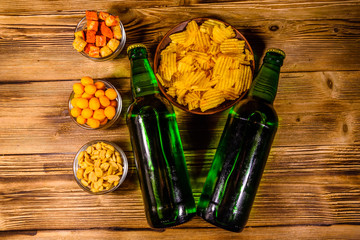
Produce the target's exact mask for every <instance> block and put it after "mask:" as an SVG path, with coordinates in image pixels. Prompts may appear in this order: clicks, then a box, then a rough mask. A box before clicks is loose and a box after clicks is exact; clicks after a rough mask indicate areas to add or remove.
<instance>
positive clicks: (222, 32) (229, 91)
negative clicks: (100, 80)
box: [156, 19, 254, 112]
mask: <svg viewBox="0 0 360 240" xmlns="http://www.w3.org/2000/svg"><path fill="white" fill-rule="evenodd" d="M235 35H236V34H235V31H234V29H233V28H232V27H231V26H228V27H226V25H225V24H224V23H223V22H220V21H217V20H213V19H209V20H206V21H204V22H203V23H202V24H201V25H200V26H199V25H198V24H197V22H196V21H194V20H193V21H191V22H189V23H188V25H187V26H186V30H184V31H182V32H179V33H174V34H172V35H170V36H169V38H170V39H171V43H170V44H169V45H168V46H167V47H166V48H165V49H164V50H163V51H162V52H161V54H160V55H161V61H160V65H159V70H158V72H157V73H156V76H157V78H158V80H159V82H160V83H161V84H162V85H163V87H164V88H165V90H166V92H167V94H169V95H170V96H172V97H173V98H176V101H177V102H178V103H180V104H182V105H184V106H186V105H187V106H188V109H189V110H194V109H197V108H200V110H201V111H202V112H204V111H206V110H209V109H211V108H214V107H217V106H219V105H220V104H221V103H223V102H224V101H225V100H234V99H236V98H238V97H239V95H241V94H242V93H243V92H244V91H246V90H247V89H249V87H250V84H251V80H252V70H251V67H250V63H251V61H253V60H254V56H253V55H252V54H251V52H250V51H249V50H248V49H245V41H242V40H239V39H237V38H235Z"/></svg>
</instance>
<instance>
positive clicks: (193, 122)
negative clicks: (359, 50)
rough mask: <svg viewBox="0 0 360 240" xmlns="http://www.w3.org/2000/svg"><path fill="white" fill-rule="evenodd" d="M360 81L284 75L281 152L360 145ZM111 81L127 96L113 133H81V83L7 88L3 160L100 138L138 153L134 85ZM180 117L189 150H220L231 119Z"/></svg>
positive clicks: (354, 75)
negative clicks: (76, 106) (76, 99)
mask: <svg viewBox="0 0 360 240" xmlns="http://www.w3.org/2000/svg"><path fill="white" fill-rule="evenodd" d="M358 76H359V72H358V71H352V72H346V71H344V72H297V73H282V74H281V79H280V84H279V90H278V94H277V98H276V100H275V109H276V110H277V113H278V115H279V118H280V123H279V130H278V133H277V135H276V137H275V142H274V146H299V145H307V146H308V145H334V144H353V143H358V142H359V141H360V132H359V130H360V128H359V121H360V111H359V110H360V95H359V94H358V93H359V92H360V87H359V85H358V79H359V78H358ZM108 80H109V81H110V82H112V83H113V84H114V85H115V86H116V87H117V89H119V90H120V94H121V95H122V99H123V109H122V113H121V116H120V119H119V121H118V123H117V124H116V126H114V128H112V129H111V130H97V131H89V130H84V129H81V128H79V127H78V126H77V125H76V124H75V123H74V122H72V120H71V119H70V116H69V113H68V98H69V96H70V92H71V88H72V84H73V83H74V82H76V81H79V80H74V81H48V82H43V81H40V82H24V83H21V84H12V83H9V84H1V85H0V96H1V101H0V108H1V112H0V117H1V121H2V123H3V124H1V125H0V132H1V134H0V154H24V153H27V154H33V153H61V152H65V153H74V152H75V151H77V149H79V148H80V147H81V146H82V145H83V144H85V143H86V142H88V141H90V140H96V139H99V138H101V139H104V140H110V141H115V142H117V143H118V144H119V145H120V146H121V147H122V148H123V149H124V150H126V151H131V146H130V142H129V132H128V129H127V127H126V124H125V113H126V110H127V108H128V106H129V105H130V103H131V101H132V100H131V93H130V88H129V86H130V83H129V79H128V78H119V79H108ZM45 89H46V91H44V90H45ZM176 114H177V119H178V124H179V129H180V133H181V137H182V140H183V145H184V148H185V149H207V148H210V149H212V148H216V147H217V144H218V141H219V138H220V135H221V133H222V130H223V128H224V124H225V121H226V118H227V111H225V112H223V113H220V114H217V115H213V116H211V117H202V116H195V115H191V114H188V113H186V112H184V111H181V110H178V109H176ZM20 146H21V147H20Z"/></svg>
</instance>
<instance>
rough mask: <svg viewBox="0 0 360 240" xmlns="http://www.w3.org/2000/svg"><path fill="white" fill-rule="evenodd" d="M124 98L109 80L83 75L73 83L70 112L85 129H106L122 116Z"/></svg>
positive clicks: (75, 120)
mask: <svg viewBox="0 0 360 240" xmlns="http://www.w3.org/2000/svg"><path fill="white" fill-rule="evenodd" d="M121 107H122V100H121V96H120V94H119V92H118V91H117V90H116V88H115V87H114V86H113V85H112V84H111V83H109V82H107V81H103V80H97V81H94V80H93V79H92V78H91V77H83V78H81V81H80V82H78V83H74V84H73V91H72V93H71V95H70V98H69V113H70V116H71V118H72V119H73V120H74V122H75V123H76V124H77V125H79V126H80V127H82V128H84V129H106V128H109V127H111V126H112V125H113V124H114V123H115V122H116V121H117V119H118V118H119V117H120V113H121Z"/></svg>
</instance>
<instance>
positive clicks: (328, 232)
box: [0, 223, 360, 240]
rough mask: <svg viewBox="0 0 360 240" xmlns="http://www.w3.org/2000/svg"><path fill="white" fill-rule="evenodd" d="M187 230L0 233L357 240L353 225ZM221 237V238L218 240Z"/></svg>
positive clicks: (15, 236)
mask: <svg viewBox="0 0 360 240" xmlns="http://www.w3.org/2000/svg"><path fill="white" fill-rule="evenodd" d="M184 226H188V227H189V229H186V230H184V229H183V228H182V227H177V228H172V229H166V230H152V229H141V230H137V231H134V230H133V229H121V228H120V229H101V228H100V229H92V230H57V231H51V230H47V231H36V230H35V231H15V232H4V233H0V237H4V238H6V239H9V240H12V239H19V238H21V239H24V240H27V239H49V240H50V239H59V238H61V239H68V238H71V239H84V238H85V239H86V238H90V239H117V238H121V239H160V238H162V239H174V238H176V237H179V236H181V239H199V238H204V237H205V238H206V239H220V238H226V239H254V240H257V239H259V240H260V239H269V240H270V239H276V240H277V239H291V238H295V239H300V240H301V239H305V240H311V239H314V240H318V239H348V240H357V239H359V238H360V232H359V226H357V225H332V226H284V227H276V228H274V227H259V228H245V229H244V231H243V232H241V233H232V232H228V231H225V230H222V229H219V228H205V229H198V228H195V229H194V228H191V226H190V223H189V224H185V225H184ZM220 236H221V237H220Z"/></svg>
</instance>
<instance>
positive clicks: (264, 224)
mask: <svg viewBox="0 0 360 240" xmlns="http://www.w3.org/2000/svg"><path fill="white" fill-rule="evenodd" d="M87 9H97V10H106V11H110V12H112V13H114V14H119V15H120V18H121V20H122V22H123V24H124V26H125V30H126V33H127V37H128V39H127V44H126V47H127V46H128V45H129V44H131V43H136V42H142V43H145V44H146V45H147V46H148V47H149V51H150V57H151V58H152V57H153V54H154V50H155V48H156V46H157V44H158V43H159V41H160V40H161V38H162V36H163V35H164V34H165V33H166V32H167V31H168V30H169V29H171V27H172V26H174V25H176V24H177V23H179V22H181V21H185V20H187V19H190V18H196V17H215V18H218V19H221V20H223V21H226V22H228V23H230V24H232V25H233V26H235V27H236V28H237V29H238V30H239V31H240V32H242V33H243V34H244V35H245V37H246V38H247V39H248V41H249V42H250V44H251V46H252V48H253V49H254V52H255V54H256V59H257V60H258V59H261V58H262V56H263V55H264V51H265V49H266V48H269V47H278V48H281V49H283V50H284V51H285V52H286V53H287V58H286V60H285V63H284V66H283V68H282V73H281V79H280V83H279V90H278V95H277V98H276V100H275V104H274V105H275V109H276V110H277V113H278V115H279V119H280V123H279V130H278V132H277V135H276V137H275V141H274V144H273V147H272V150H271V153H270V156H269V159H268V163H267V165H266V168H265V172H264V175H263V178H262V181H261V184H260V188H259V190H258V194H257V197H256V199H255V203H254V206H253V209H252V212H251V215H250V219H249V221H248V224H247V227H246V228H245V229H244V231H243V232H242V233H231V232H228V231H225V230H222V229H219V228H215V227H214V226H212V225H210V224H208V223H206V222H205V221H203V220H202V219H200V218H199V217H195V218H194V219H192V220H191V221H190V222H188V223H186V224H183V225H180V226H178V227H174V228H170V229H151V228H149V226H148V225H147V222H146V219H145V214H144V210H143V204H142V198H141V192H140V189H139V184H138V180H137V176H136V169H135V165H134V159H133V154H132V152H131V145H130V142H129V132H128V129H127V127H126V125H125V120H124V116H125V112H126V109H127V107H128V106H129V104H130V103H131V101H132V100H131V93H130V83H129V80H130V79H129V77H130V67H129V61H128V59H127V57H126V54H125V51H123V52H122V54H121V55H120V56H119V57H118V58H117V59H115V60H113V61H109V62H104V63H98V62H92V61H90V60H88V59H85V58H84V57H83V56H81V55H80V54H78V53H77V52H76V51H75V50H74V49H73V48H72V45H71V43H72V40H73V31H74V28H75V25H76V23H77V22H78V21H79V20H80V19H81V17H82V16H83V15H84V11H85V10H87ZM0 62H1V67H0V122H1V124H0V231H1V232H0V238H2V239H72V238H75V239H120V238H121V239H159V238H164V239H165V238H166V239H167V238H174V239H201V238H204V239H224V238H230V239H231V238H236V239H360V226H359V224H360V187H359V186H360V160H359V159H360V85H359V83H360V2H359V1H350V0H348V1H332V0H328V1H325V0H319V1H316V2H313V1H305V0H298V1H295V0H292V1H286V0H281V1H275V0H267V1H219V2H216V1H211V0H207V1H186V0H185V1H162V0H159V1H111V0H106V1H105V0H100V1H85V0H76V1H61V0H54V1H43V0H34V1H27V0H15V1H14V0H2V1H1V4H0ZM85 75H89V76H92V77H94V78H95V79H106V80H109V81H110V82H112V83H113V84H114V85H115V86H116V87H117V88H118V89H119V91H120V93H121V95H122V98H123V100H124V101H123V112H122V114H121V118H120V120H119V122H118V124H117V125H116V126H115V127H114V128H113V129H110V130H102V131H87V130H83V129H80V128H79V127H78V126H76V125H75V123H73V122H72V121H71V119H70V117H69V113H68V110H67V100H68V97H69V95H70V92H71V86H72V84H73V83H74V82H76V81H79V79H80V78H81V77H82V76H85ZM227 113H228V112H227V111H226V112H223V113H220V114H217V115H213V116H203V117H201V116H194V115H190V114H188V113H185V112H183V111H181V110H178V109H176V114H177V119H178V123H179V128H180V132H181V137H182V140H183V145H184V150H185V154H186V160H187V164H188V169H189V173H190V177H191V183H192V187H193V192H194V196H195V200H196V201H197V200H198V198H199V195H200V192H201V189H202V186H203V183H204V181H205V177H206V174H207V172H208V170H209V167H210V164H211V161H212V157H213V155H214V152H215V149H216V146H217V144H218V141H219V137H220V135H221V132H222V130H223V126H224V123H225V120H226V116H227ZM95 139H104V140H110V141H114V142H116V143H117V144H119V145H120V146H121V147H122V148H123V149H124V151H125V152H126V155H127V156H128V158H129V161H130V172H129V175H128V177H127V179H126V181H125V182H124V184H123V185H122V186H121V188H120V189H119V190H118V191H116V192H114V193H112V194H108V195H103V196H93V195H89V194H87V193H86V192H84V191H83V190H82V189H80V188H79V186H78V185H77V184H76V182H75V181H74V179H73V175H72V161H73V158H74V155H75V152H76V151H77V150H78V149H79V148H80V147H81V146H82V145H83V144H85V143H86V142H88V141H90V140H95Z"/></svg>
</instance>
